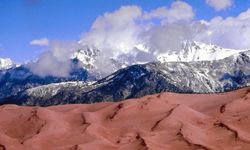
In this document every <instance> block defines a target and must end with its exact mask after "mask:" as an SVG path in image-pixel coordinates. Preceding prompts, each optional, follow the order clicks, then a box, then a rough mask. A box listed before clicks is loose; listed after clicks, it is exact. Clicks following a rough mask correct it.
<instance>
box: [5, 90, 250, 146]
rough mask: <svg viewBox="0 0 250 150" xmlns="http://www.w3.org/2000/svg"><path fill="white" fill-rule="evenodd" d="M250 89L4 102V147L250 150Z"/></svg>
mask: <svg viewBox="0 0 250 150" xmlns="http://www.w3.org/2000/svg"><path fill="white" fill-rule="evenodd" d="M249 116H250V88H245V89H241V90H237V91H233V92H229V93H222V94H176V93H161V94H155V95H150V96H146V97H143V98H140V99H131V100H126V101H123V102H118V103H111V102H109V103H97V104H89V105H63V106H53V107H47V108H41V107H24V106H16V105H4V106H0V130H1V132H0V137H1V138H0V149H1V150H6V149H7V150H16V149H18V150H34V149H36V150H44V149H49V150H50V149H56V150H66V149H67V150H71V149H72V150H76V149H77V150H92V149H95V150H96V149H101V150H128V149H131V150H133V149H137V150H146V149H148V150H166V149H170V150H180V149H181V150H194V149H204V150H207V149H211V150H236V149H238V150H249V149H250V128H249V126H250V118H249Z"/></svg>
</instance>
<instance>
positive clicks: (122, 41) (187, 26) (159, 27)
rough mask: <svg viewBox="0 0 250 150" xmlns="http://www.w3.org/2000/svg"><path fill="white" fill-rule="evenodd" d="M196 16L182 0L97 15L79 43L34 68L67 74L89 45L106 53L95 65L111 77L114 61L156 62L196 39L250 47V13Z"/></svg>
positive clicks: (221, 4) (54, 50) (219, 4)
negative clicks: (72, 57)
mask: <svg viewBox="0 0 250 150" xmlns="http://www.w3.org/2000/svg"><path fill="white" fill-rule="evenodd" d="M207 3H208V4H209V5H213V6H214V7H215V8H216V9H217V10H221V9H225V8H226V7H229V6H231V5H232V1H228V0H221V1H219V0H217V1H213V0H207ZM194 18H195V12H194V10H193V8H192V6H190V5H189V4H187V3H185V2H182V1H175V2H173V3H172V4H171V5H170V6H169V7H159V8H156V9H153V10H150V11H144V10H142V8H140V7H139V6H136V5H131V6H122V7H121V8H119V9H118V10H115V11H113V12H106V13H105V14H103V15H101V16H99V17H97V19H96V20H95V22H94V23H93V24H92V26H91V28H90V30H89V31H88V32H86V33H84V34H83V36H82V37H81V38H80V39H79V42H78V44H73V45H72V44H71V45H69V46H58V44H55V45H54V46H51V49H50V51H48V52H45V53H44V54H43V55H42V56H41V57H40V58H39V60H38V61H37V62H36V64H35V65H33V67H32V70H33V71H34V72H35V73H37V74H39V75H43V76H45V75H54V76H67V75H68V74H69V72H70V69H71V68H70V61H69V58H70V55H71V53H72V52H74V49H76V47H77V49H81V47H82V48H84V47H86V45H87V46H91V47H95V48H97V49H98V50H100V54H99V56H98V57H97V60H96V62H95V64H94V65H95V66H96V69H97V70H103V71H104V72H105V74H109V73H111V70H112V69H109V68H111V67H110V66H111V65H110V59H115V60H119V61H120V62H121V63H124V64H127V65H131V64H134V63H145V62H150V61H155V60H156V58H157V56H158V55H160V54H164V53H169V52H176V51H179V50H181V49H182V46H183V45H182V44H183V42H184V41H193V40H195V41H198V42H204V43H212V44H216V45H218V46H222V47H225V48H232V49H248V48H250V9H249V10H247V11H245V12H242V13H241V14H239V15H238V16H236V17H227V18H222V17H214V18H212V19H211V20H195V19H194ZM37 43H39V42H37ZM44 43H46V42H44ZM52 45H53V44H52ZM76 45H77V46H76ZM103 68H105V69H103Z"/></svg>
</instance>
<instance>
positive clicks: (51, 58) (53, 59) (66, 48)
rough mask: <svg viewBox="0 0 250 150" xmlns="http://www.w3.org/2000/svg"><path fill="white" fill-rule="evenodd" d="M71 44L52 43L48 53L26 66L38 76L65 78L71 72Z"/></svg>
mask: <svg viewBox="0 0 250 150" xmlns="http://www.w3.org/2000/svg"><path fill="white" fill-rule="evenodd" d="M72 48H73V45H72V44H69V43H62V42H53V43H51V47H50V49H49V50H48V51H46V52H44V53H43V54H42V55H41V56H40V57H39V59H38V60H37V61H35V62H31V63H29V64H28V67H29V68H30V69H31V71H32V72H33V73H35V74H37V75H39V76H42V77H45V76H57V77H67V76H68V75H69V73H70V71H71V61H70V54H71V49H72Z"/></svg>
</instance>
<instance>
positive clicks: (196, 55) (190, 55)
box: [157, 41, 248, 62]
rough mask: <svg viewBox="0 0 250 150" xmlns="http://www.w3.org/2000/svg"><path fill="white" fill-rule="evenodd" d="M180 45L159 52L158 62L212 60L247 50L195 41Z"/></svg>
mask: <svg viewBox="0 0 250 150" xmlns="http://www.w3.org/2000/svg"><path fill="white" fill-rule="evenodd" d="M182 47H183V48H182V49H181V50H180V51H176V52H168V53H165V54H160V55H159V56H158V57H157V59H158V60H159V61H160V62H190V61H213V60H220V59H224V58H226V57H229V56H231V55H235V54H238V53H240V52H244V51H248V50H233V49H226V48H221V47H219V46H216V45H213V44H205V43H200V42H195V41H192V42H190V41H186V42H183V45H182Z"/></svg>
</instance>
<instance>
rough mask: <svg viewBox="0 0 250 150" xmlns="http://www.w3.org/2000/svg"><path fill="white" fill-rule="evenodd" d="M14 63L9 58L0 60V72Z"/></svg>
mask: <svg viewBox="0 0 250 150" xmlns="http://www.w3.org/2000/svg"><path fill="white" fill-rule="evenodd" d="M14 66H15V63H14V62H13V61H12V60H11V59H10V58H0V70H4V69H10V68H12V67H14Z"/></svg>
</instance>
